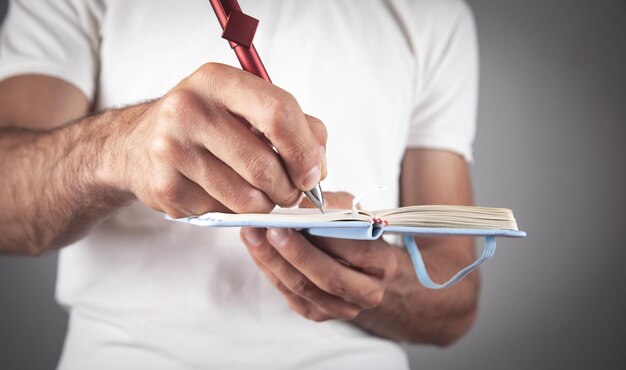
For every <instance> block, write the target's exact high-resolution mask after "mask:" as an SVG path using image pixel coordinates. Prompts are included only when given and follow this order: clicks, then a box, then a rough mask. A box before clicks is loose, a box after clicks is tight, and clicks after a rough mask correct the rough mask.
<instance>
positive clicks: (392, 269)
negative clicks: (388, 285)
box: [383, 258, 398, 281]
mask: <svg viewBox="0 0 626 370" xmlns="http://www.w3.org/2000/svg"><path fill="white" fill-rule="evenodd" d="M397 273H398V260H397V259H395V258H391V259H389V263H388V264H387V268H386V269H385V275H384V276H383V279H384V281H389V280H392V279H393V278H394V277H395V276H396V274H397Z"/></svg>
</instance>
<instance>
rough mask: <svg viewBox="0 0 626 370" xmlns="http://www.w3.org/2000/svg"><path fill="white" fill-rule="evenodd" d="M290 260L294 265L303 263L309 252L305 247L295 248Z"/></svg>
mask: <svg viewBox="0 0 626 370" xmlns="http://www.w3.org/2000/svg"><path fill="white" fill-rule="evenodd" d="M290 260H291V262H292V263H293V264H294V265H296V266H302V265H305V264H306V263H307V262H308V260H309V253H308V251H307V249H306V248H295V251H293V253H292V256H291V258H290Z"/></svg>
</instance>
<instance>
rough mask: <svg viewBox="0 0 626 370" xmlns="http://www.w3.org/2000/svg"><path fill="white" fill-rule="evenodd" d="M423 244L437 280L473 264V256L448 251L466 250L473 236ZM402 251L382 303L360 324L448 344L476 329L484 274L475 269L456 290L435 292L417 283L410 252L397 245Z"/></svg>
mask: <svg viewBox="0 0 626 370" xmlns="http://www.w3.org/2000/svg"><path fill="white" fill-rule="evenodd" d="M418 242H421V243H420V244H422V245H420V247H421V248H420V250H421V251H422V255H423V257H424V260H425V262H426V265H427V268H428V270H429V274H430V275H431V277H432V278H433V280H435V281H444V280H447V279H449V278H450V276H452V275H453V274H454V273H455V272H456V271H458V270H459V269H461V268H462V267H464V266H465V265H467V264H469V263H470V261H469V259H470V258H471V257H469V258H467V257H456V258H455V259H454V260H451V256H454V254H450V253H445V251H446V250H450V249H454V248H455V247H456V248H459V249H460V248H466V247H467V246H466V244H468V243H471V241H469V240H468V239H467V238H446V239H428V240H422V241H418ZM424 243H426V244H424ZM455 244H456V245H455ZM458 244H461V245H458ZM396 254H397V257H398V258H397V259H398V272H397V274H396V278H395V279H394V280H393V281H392V282H390V283H389V285H388V287H387V290H386V292H385V297H384V299H383V301H382V303H381V304H380V305H379V306H378V307H376V308H374V309H371V310H366V311H363V312H362V313H361V314H360V315H359V316H358V317H357V318H356V319H355V320H354V323H355V324H357V325H358V326H360V327H362V328H363V329H366V330H368V331H370V332H372V333H374V334H376V335H379V336H383V337H387V338H390V339H394V340H400V341H408V342H413V343H430V344H437V345H447V344H450V343H452V342H453V341H454V340H456V339H458V338H459V337H460V336H461V335H462V334H463V333H465V332H466V331H467V330H468V329H469V328H470V326H471V325H472V323H473V321H474V318H475V315H476V306H477V295H478V286H479V281H478V280H479V278H478V274H477V273H472V274H470V275H468V276H467V277H466V278H465V279H463V280H462V281H460V282H459V283H458V284H456V285H454V286H452V287H450V288H447V289H441V290H430V289H426V288H424V287H422V286H421V285H420V284H419V282H418V281H417V278H416V276H415V272H414V270H413V266H412V264H411V262H410V258H409V256H408V253H407V252H406V251H405V250H404V249H396Z"/></svg>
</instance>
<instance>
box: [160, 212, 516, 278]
mask: <svg viewBox="0 0 626 370" xmlns="http://www.w3.org/2000/svg"><path fill="white" fill-rule="evenodd" d="M168 219H170V220H172V221H177V222H184V223H189V224H192V225H197V226H202V227H258V228H269V227H282V228H290V229H296V230H303V231H304V232H307V233H309V234H310V235H314V236H322V237H330V238H342V239H356V240H375V239H378V238H380V237H381V236H382V235H383V234H384V233H393V234H401V235H402V237H403V240H404V245H405V247H406V249H407V251H408V253H409V255H410V257H411V262H412V263H413V266H414V269H415V274H416V275H417V278H418V280H419V282H420V283H421V284H422V285H423V286H425V287H427V288H430V289H441V288H446V287H449V286H451V285H453V284H455V283H457V282H458V281H459V280H461V279H462V278H463V277H465V275H467V274H469V273H470V272H472V271H473V270H475V269H476V268H478V267H479V266H480V265H481V264H483V263H484V262H485V261H487V260H488V259H489V258H491V257H492V256H493V255H494V253H495V249H496V237H497V236H502V237H512V238H524V237H526V233H525V232H524V231H520V230H505V229H475V228H444V227H407V226H394V225H386V224H384V223H377V222H365V221H328V222H320V221H302V220H298V221H291V220H255V219H238V220H224V219H220V214H217V213H207V214H205V215H200V216H193V217H186V218H178V219H171V218H168ZM416 235H428V236H450V235H455V236H475V237H484V238H485V244H484V248H483V252H482V254H481V256H480V257H479V258H478V259H477V260H476V261H474V262H473V263H472V264H470V265H469V266H467V267H465V268H463V269H461V270H460V271H459V272H457V273H456V274H455V275H454V276H453V277H452V278H450V279H449V280H448V281H446V282H444V283H441V284H438V283H435V282H433V281H432V280H431V279H430V276H429V275H428V272H427V271H426V266H425V265H424V261H423V259H422V256H421V254H420V252H419V248H418V246H417V244H416V243H415V238H414V236H416Z"/></svg>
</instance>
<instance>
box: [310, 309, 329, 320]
mask: <svg viewBox="0 0 626 370" xmlns="http://www.w3.org/2000/svg"><path fill="white" fill-rule="evenodd" d="M306 318H307V319H309V320H311V321H315V322H324V321H328V320H330V319H331V317H330V316H329V315H327V314H325V313H323V312H320V311H319V310H317V309H311V310H309V311H308V312H307V316H306Z"/></svg>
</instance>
